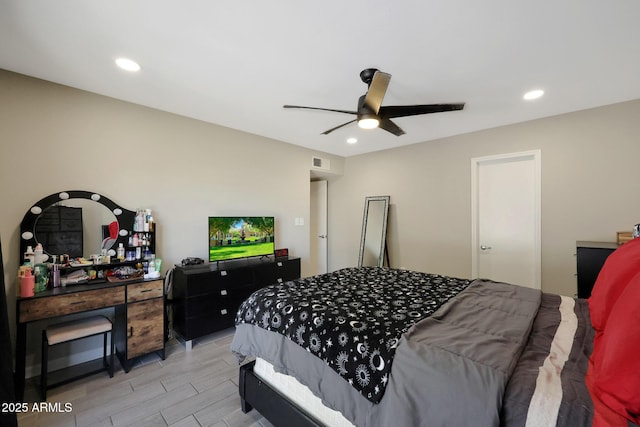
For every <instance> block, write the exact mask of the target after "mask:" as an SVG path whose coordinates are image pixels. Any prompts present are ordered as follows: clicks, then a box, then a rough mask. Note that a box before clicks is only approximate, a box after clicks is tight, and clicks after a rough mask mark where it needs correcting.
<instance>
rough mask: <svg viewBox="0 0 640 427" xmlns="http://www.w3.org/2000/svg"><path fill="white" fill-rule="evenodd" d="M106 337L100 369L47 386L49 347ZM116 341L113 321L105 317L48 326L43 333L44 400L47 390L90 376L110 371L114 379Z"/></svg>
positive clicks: (110, 375) (41, 389)
mask: <svg viewBox="0 0 640 427" xmlns="http://www.w3.org/2000/svg"><path fill="white" fill-rule="evenodd" d="M108 333H111V356H110V360H109V363H107V334H108ZM100 334H102V335H104V352H103V356H102V365H103V367H102V368H100V369H96V370H93V371H91V372H86V373H84V374H82V375H78V376H74V377H72V378H68V379H66V380H64V381H61V382H58V383H56V384H51V385H48V384H47V374H48V372H47V362H48V360H47V358H48V353H49V347H50V346H54V345H56V344H62V343H65V342H69V341H74V340H78V339H82V338H88V337H92V336H94V335H100ZM114 353H115V351H114V340H113V324H112V323H111V320H109V318H107V317H105V316H92V317H86V318H84V319H77V320H73V321H70V322H64V323H58V324H55V325H50V326H48V327H47V328H46V329H45V330H43V331H42V369H41V372H40V395H41V397H42V400H43V401H44V400H47V390H48V389H50V388H53V387H56V386H59V385H63V384H66V383H68V382H71V381H74V380H77V379H80V378H84V377H86V376H89V375H93V374H95V373H97V372H102V371H108V372H109V377H111V378H113V354H114Z"/></svg>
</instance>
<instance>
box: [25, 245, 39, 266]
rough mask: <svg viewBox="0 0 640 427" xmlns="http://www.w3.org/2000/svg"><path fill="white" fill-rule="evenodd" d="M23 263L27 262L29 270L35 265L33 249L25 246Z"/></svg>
mask: <svg viewBox="0 0 640 427" xmlns="http://www.w3.org/2000/svg"><path fill="white" fill-rule="evenodd" d="M24 261H25V262H28V263H29V265H31V268H33V266H34V265H36V263H35V255H34V253H33V247H31V246H27V250H26V251H25V253H24Z"/></svg>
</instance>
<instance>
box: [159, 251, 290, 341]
mask: <svg viewBox="0 0 640 427" xmlns="http://www.w3.org/2000/svg"><path fill="white" fill-rule="evenodd" d="M299 277H300V258H293V257H286V258H277V259H275V260H274V259H273V258H271V259H269V260H264V259H259V258H256V259H252V258H250V259H243V260H235V261H225V262H219V263H211V264H202V265H197V266H185V267H182V266H176V268H175V270H174V272H173V292H172V295H173V296H172V307H173V329H174V330H175V331H176V333H177V334H178V335H179V336H180V337H182V338H183V339H184V340H185V342H186V346H187V349H190V348H191V340H193V339H195V338H199V337H202V336H204V335H207V334H210V333H212V332H215V331H219V330H221V329H225V328H228V327H230V326H233V325H234V323H235V316H236V313H237V311H238V308H239V307H240V304H242V302H243V301H244V300H245V299H246V298H247V297H248V296H249V295H251V294H252V293H253V292H254V291H256V290H258V289H260V288H263V287H265V286H267V285H270V284H273V283H278V282H282V281H288V280H294V279H298V278H299Z"/></svg>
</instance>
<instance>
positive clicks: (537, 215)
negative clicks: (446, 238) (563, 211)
mask: <svg viewBox="0 0 640 427" xmlns="http://www.w3.org/2000/svg"><path fill="white" fill-rule="evenodd" d="M518 159H522V160H531V161H533V167H534V204H535V208H534V209H535V211H534V228H535V229H534V235H535V239H534V245H535V248H534V253H535V255H534V263H535V278H534V280H535V283H534V285H535V286H536V288H537V289H542V261H541V260H542V256H541V217H542V215H541V195H540V193H541V188H542V185H541V182H542V173H541V172H542V168H541V151H540V150H539V149H537V150H529V151H522V152H517V153H506V154H497V155H492V156H483V157H474V158H472V159H471V277H474V278H475V277H477V276H478V248H479V244H480V242H479V236H478V232H479V229H480V227H479V218H478V215H479V205H478V203H479V200H478V184H479V183H478V173H479V168H480V166H481V165H482V164H485V163H496V162H501V161H513V160H518Z"/></svg>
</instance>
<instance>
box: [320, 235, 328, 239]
mask: <svg viewBox="0 0 640 427" xmlns="http://www.w3.org/2000/svg"><path fill="white" fill-rule="evenodd" d="M318 237H319V238H321V239H326V238H327V236H326V235H325V234H321V235H319V236H318Z"/></svg>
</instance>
